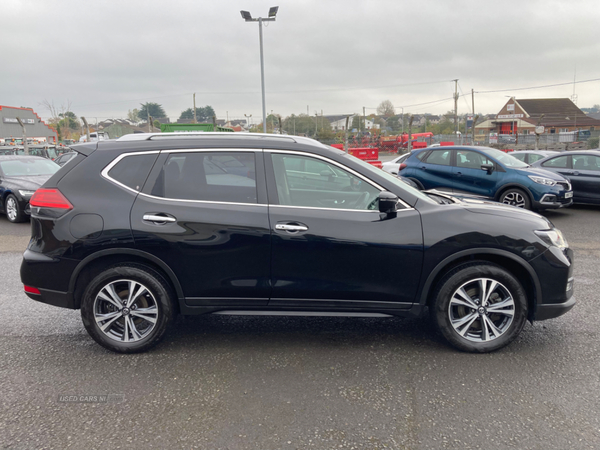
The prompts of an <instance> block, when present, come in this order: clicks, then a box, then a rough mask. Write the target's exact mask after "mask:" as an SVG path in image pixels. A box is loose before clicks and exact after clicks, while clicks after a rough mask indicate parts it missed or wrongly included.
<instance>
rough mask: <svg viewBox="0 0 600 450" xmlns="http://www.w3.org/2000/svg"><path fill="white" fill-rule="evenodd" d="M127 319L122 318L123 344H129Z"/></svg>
mask: <svg viewBox="0 0 600 450" xmlns="http://www.w3.org/2000/svg"><path fill="white" fill-rule="evenodd" d="M127 319H128V317H127V316H125V317H124V320H123V322H124V327H123V342H129V320H127Z"/></svg>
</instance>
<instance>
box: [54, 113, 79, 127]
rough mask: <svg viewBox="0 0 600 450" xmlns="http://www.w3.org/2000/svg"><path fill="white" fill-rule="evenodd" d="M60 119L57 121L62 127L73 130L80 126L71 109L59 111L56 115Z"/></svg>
mask: <svg viewBox="0 0 600 450" xmlns="http://www.w3.org/2000/svg"><path fill="white" fill-rule="evenodd" d="M58 117H60V118H61V119H60V120H59V121H58V125H59V126H60V127H61V128H63V130H64V129H69V130H73V131H77V130H79V129H80V128H81V125H80V123H79V120H78V119H77V116H76V115H75V113H73V112H71V111H66V112H64V113H60V114H59V115H58Z"/></svg>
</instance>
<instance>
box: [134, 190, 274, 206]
mask: <svg viewBox="0 0 600 450" xmlns="http://www.w3.org/2000/svg"><path fill="white" fill-rule="evenodd" d="M139 195H141V196H144V197H148V198H153V199H156V200H166V201H170V202H186V203H209V204H213V205H238V206H261V207H264V208H266V207H268V206H269V205H268V204H266V203H239V202H216V201H214V200H189V199H185V198H170V197H157V196H156V195H150V194H145V193H143V192H139Z"/></svg>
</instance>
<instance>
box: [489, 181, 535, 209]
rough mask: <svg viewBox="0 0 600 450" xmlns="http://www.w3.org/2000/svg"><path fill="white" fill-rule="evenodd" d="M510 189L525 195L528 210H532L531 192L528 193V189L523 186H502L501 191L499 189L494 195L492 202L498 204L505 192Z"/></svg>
mask: <svg viewBox="0 0 600 450" xmlns="http://www.w3.org/2000/svg"><path fill="white" fill-rule="evenodd" d="M511 189H518V190H520V191H523V192H524V193H525V194H526V195H527V199H528V200H529V206H530V209H531V208H533V203H534V202H533V195H531V192H530V191H529V189H527V188H526V187H524V186H521V185H520V184H513V185H508V186H503V187H502V189H499V190H498V192H497V193H496V196H495V197H494V200H495V201H497V202H499V201H500V198H502V196H503V195H504V193H505V192H507V191H509V190H511Z"/></svg>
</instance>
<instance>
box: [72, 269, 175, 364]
mask: <svg viewBox="0 0 600 450" xmlns="http://www.w3.org/2000/svg"><path fill="white" fill-rule="evenodd" d="M173 316H174V311H173V304H172V294H171V288H170V287H169V285H168V284H167V283H166V282H165V280H164V279H163V278H162V277H161V276H160V275H159V274H158V273H157V272H155V271H153V270H152V269H149V268H147V267H144V266H137V265H121V266H114V267H111V268H108V269H106V270H105V271H103V272H102V273H100V274H99V275H98V276H96V277H95V278H94V279H93V280H92V282H91V283H90V284H89V286H88V287H87V289H86V291H85V293H84V297H83V301H82V304H81V317H82V319H83V324H84V325H85V328H86V329H87V331H88V333H89V334H90V336H91V337H92V338H93V339H94V340H95V341H96V342H97V343H98V344H100V345H102V346H103V347H105V348H107V349H109V350H113V351H116V352H121V353H134V352H142V351H145V350H148V349H149V348H151V347H153V346H154V345H156V344H157V343H158V342H159V341H160V340H161V339H162V337H163V336H164V334H165V333H166V331H167V330H168V328H169V327H170V325H171V323H172V322H173Z"/></svg>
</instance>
